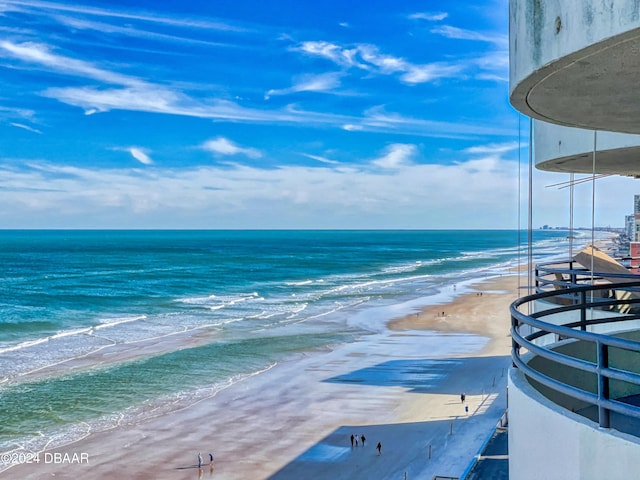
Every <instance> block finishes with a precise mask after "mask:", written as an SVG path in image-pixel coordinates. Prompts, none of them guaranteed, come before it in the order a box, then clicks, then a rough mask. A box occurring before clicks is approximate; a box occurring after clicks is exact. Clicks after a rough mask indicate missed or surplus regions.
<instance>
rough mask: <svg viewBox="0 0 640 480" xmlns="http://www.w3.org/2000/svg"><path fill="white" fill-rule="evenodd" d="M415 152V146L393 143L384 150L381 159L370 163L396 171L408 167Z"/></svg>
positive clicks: (416, 150)
mask: <svg viewBox="0 0 640 480" xmlns="http://www.w3.org/2000/svg"><path fill="white" fill-rule="evenodd" d="M417 152H418V148H417V147H416V146H415V145H410V144H405V143H394V144H392V145H389V146H388V147H387V148H386V149H385V152H384V154H383V155H382V156H381V157H379V158H376V159H375V160H373V161H372V162H371V163H372V164H373V165H376V166H378V167H382V168H388V169H397V168H400V167H404V166H407V165H410V164H411V163H412V162H413V158H414V157H415V156H416V154H417Z"/></svg>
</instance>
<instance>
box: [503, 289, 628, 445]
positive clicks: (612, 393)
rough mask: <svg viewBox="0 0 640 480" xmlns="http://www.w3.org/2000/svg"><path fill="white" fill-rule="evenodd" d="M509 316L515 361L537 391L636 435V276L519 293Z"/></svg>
mask: <svg viewBox="0 0 640 480" xmlns="http://www.w3.org/2000/svg"><path fill="white" fill-rule="evenodd" d="M636 278H637V277H636ZM545 302H546V308H541V305H544V303H545ZM524 307H527V308H524ZM532 307H533V310H535V312H534V313H524V312H523V310H526V309H528V310H531V309H532ZM596 311H597V312H599V314H597V315H593V313H594V312H596ZM623 312H624V313H623ZM511 319H512V329H511V337H512V342H513V351H512V358H513V363H514V366H515V367H517V368H518V369H519V370H520V371H521V372H522V373H523V374H524V376H525V377H526V378H527V379H528V383H529V384H530V385H531V386H532V387H533V388H534V389H535V390H536V391H537V392H539V393H540V394H541V395H542V396H543V397H545V398H546V399H547V400H549V401H550V402H552V403H553V404H554V405H556V406H557V407H560V408H564V409H566V410H567V411H569V412H573V413H575V414H578V415H580V416H582V417H585V418H586V419H589V420H590V421H592V422H595V425H594V426H599V427H601V428H607V429H608V428H613V429H615V430H617V431H619V432H623V433H626V434H630V435H633V436H636V437H640V328H639V327H640V325H639V324H638V319H640V281H635V282H632V283H624V284H604V285H587V286H580V287H573V288H561V289H557V290H553V291H548V292H543V293H538V294H535V295H531V296H528V297H524V298H521V299H519V300H517V301H516V302H514V303H513V304H512V306H511ZM596 326H597V327H600V328H599V333H595V332H594V331H589V330H593V327H596Z"/></svg>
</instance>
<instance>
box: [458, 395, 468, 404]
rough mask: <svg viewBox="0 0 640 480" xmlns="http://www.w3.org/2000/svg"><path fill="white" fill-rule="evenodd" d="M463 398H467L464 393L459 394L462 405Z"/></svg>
mask: <svg viewBox="0 0 640 480" xmlns="http://www.w3.org/2000/svg"><path fill="white" fill-rule="evenodd" d="M465 398H467V396H466V395H465V394H464V393H461V394H460V401H461V402H462V403H464V400H465Z"/></svg>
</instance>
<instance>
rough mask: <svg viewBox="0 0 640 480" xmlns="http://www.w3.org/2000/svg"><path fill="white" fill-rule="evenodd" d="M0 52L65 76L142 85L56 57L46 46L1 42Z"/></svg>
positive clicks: (83, 63) (130, 78) (68, 59)
mask: <svg viewBox="0 0 640 480" xmlns="http://www.w3.org/2000/svg"><path fill="white" fill-rule="evenodd" d="M0 50H3V51H4V52H5V53H7V54H9V55H10V56H12V57H14V58H18V59H20V60H22V61H24V62H30V63H36V64H39V65H42V66H44V67H47V68H50V69H52V70H55V71H57V72H60V73H64V74H67V75H76V76H80V77H83V78H91V79H94V80H100V81H102V82H106V83H112V84H117V85H129V86H136V85H141V84H142V82H141V81H140V80H138V79H136V78H134V77H130V76H127V75H120V74H118V73H113V72H111V71H108V70H103V69H101V68H98V67H95V66H94V65H93V64H91V63H89V62H85V61H82V60H77V59H75V58H71V57H68V56H63V55H57V54H55V53H52V52H51V51H50V49H49V47H48V46H46V45H43V44H39V43H33V42H25V43H19V44H18V43H12V42H7V41H3V42H0Z"/></svg>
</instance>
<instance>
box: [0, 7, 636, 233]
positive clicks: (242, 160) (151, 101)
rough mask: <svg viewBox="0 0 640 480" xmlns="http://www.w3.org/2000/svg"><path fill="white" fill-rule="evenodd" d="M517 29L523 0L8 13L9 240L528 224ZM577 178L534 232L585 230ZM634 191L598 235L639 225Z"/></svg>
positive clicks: (1, 28)
mask: <svg viewBox="0 0 640 480" xmlns="http://www.w3.org/2000/svg"><path fill="white" fill-rule="evenodd" d="M507 20H508V6H507V1H506V0H484V1H471V0H470V1H466V0H460V1H455V2H444V1H422V2H416V1H404V0H396V1H393V2H390V1H387V0H385V1H380V0H378V1H374V0H367V1H366V2H365V1H360V0H355V1H349V2H345V1H339V2H338V1H333V0H330V1H324V0H323V1H321V2H305V1H299V0H273V1H268V2H256V1H254V0H234V1H226V0H225V1H184V2H163V1H160V2H159V1H154V2H151V1H146V0H144V1H140V0H139V1H136V2H133V1H129V2H123V1H110V2H104V3H99V2H91V3H77V2H73V3H71V2H67V3H63V2H48V1H42V2H41V1H30V0H24V1H20V0H18V1H13V0H3V1H2V2H0V87H1V92H2V93H1V94H0V228H515V227H516V226H517V207H516V205H517V192H518V187H517V185H518V164H517V161H518V157H521V158H522V161H526V155H527V153H526V150H525V149H524V148H523V149H522V150H520V155H518V114H517V112H515V110H513V108H512V107H511V106H510V105H509V102H508V24H507ZM522 124H523V127H522V128H523V129H524V128H525V126H527V125H528V120H527V119H524V117H523V118H522ZM523 132H524V130H523ZM527 137H528V132H527V133H523V138H527ZM521 146H522V147H525V146H526V145H524V142H521ZM538 177H539V178H540V180H538ZM523 178H524V177H523ZM562 180H566V178H565V177H560V176H557V175H552V174H548V173H545V174H544V176H540V175H539V174H538V173H536V181H535V184H536V185H537V186H536V188H537V191H538V192H539V193H540V194H537V193H536V194H535V195H534V199H540V200H539V205H538V207H537V210H536V211H537V212H538V213H536V216H537V217H536V219H535V222H534V223H537V224H542V223H549V224H556V225H557V224H567V223H568V221H567V220H566V219H565V217H568V214H567V213H565V212H564V211H558V209H557V208H555V206H556V205H557V204H558V202H562V203H563V204H566V203H567V200H566V195H567V194H566V193H565V191H562V192H561V191H558V190H554V191H551V190H549V189H545V188H544V185H548V184H551V183H554V182H557V181H562ZM521 181H522V182H523V183H522V185H523V188H525V187H526V179H523V180H521ZM607 182H609V185H611V187H608V188H612V189H613V188H614V186H615V188H616V189H617V190H616V191H617V192H618V196H619V192H620V184H619V183H618V184H616V183H615V181H614V180H611V179H605V180H602V182H601V183H602V184H603V185H605V186H606V185H607ZM598 185H600V183H599V184H598ZM581 188H582V190H584V192H583V194H582V195H584V198H585V201H587V200H586V199H587V198H590V195H591V193H590V192H591V190H590V187H581ZM606 188H607V187H606ZM624 188H625V189H628V191H629V193H628V195H630V196H629V201H628V207H627V206H626V205H623V206H620V205H618V204H611V205H604V206H603V207H601V208H603V209H604V210H603V211H602V212H601V214H599V216H600V217H601V218H599V219H598V220H599V222H598V223H601V224H602V223H605V224H606V223H611V224H617V225H622V223H623V218H621V216H623V215H624V214H625V213H628V212H629V211H630V210H631V207H632V201H633V197H632V195H633V190H632V188H633V187H629V184H628V183H625V184H624ZM578 195H581V194H580V193H579V192H578ZM619 198H622V199H624V198H625V197H619ZM578 202H580V197H579V196H578ZM525 205H526V201H525ZM525 215H526V213H525ZM576 218H577V220H576V223H577V224H580V223H581V222H582V223H583V224H590V223H589V222H590V210H589V211H588V212H585V213H584V215H582V214H580V213H578V214H577V215H576ZM525 225H526V223H525Z"/></svg>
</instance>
